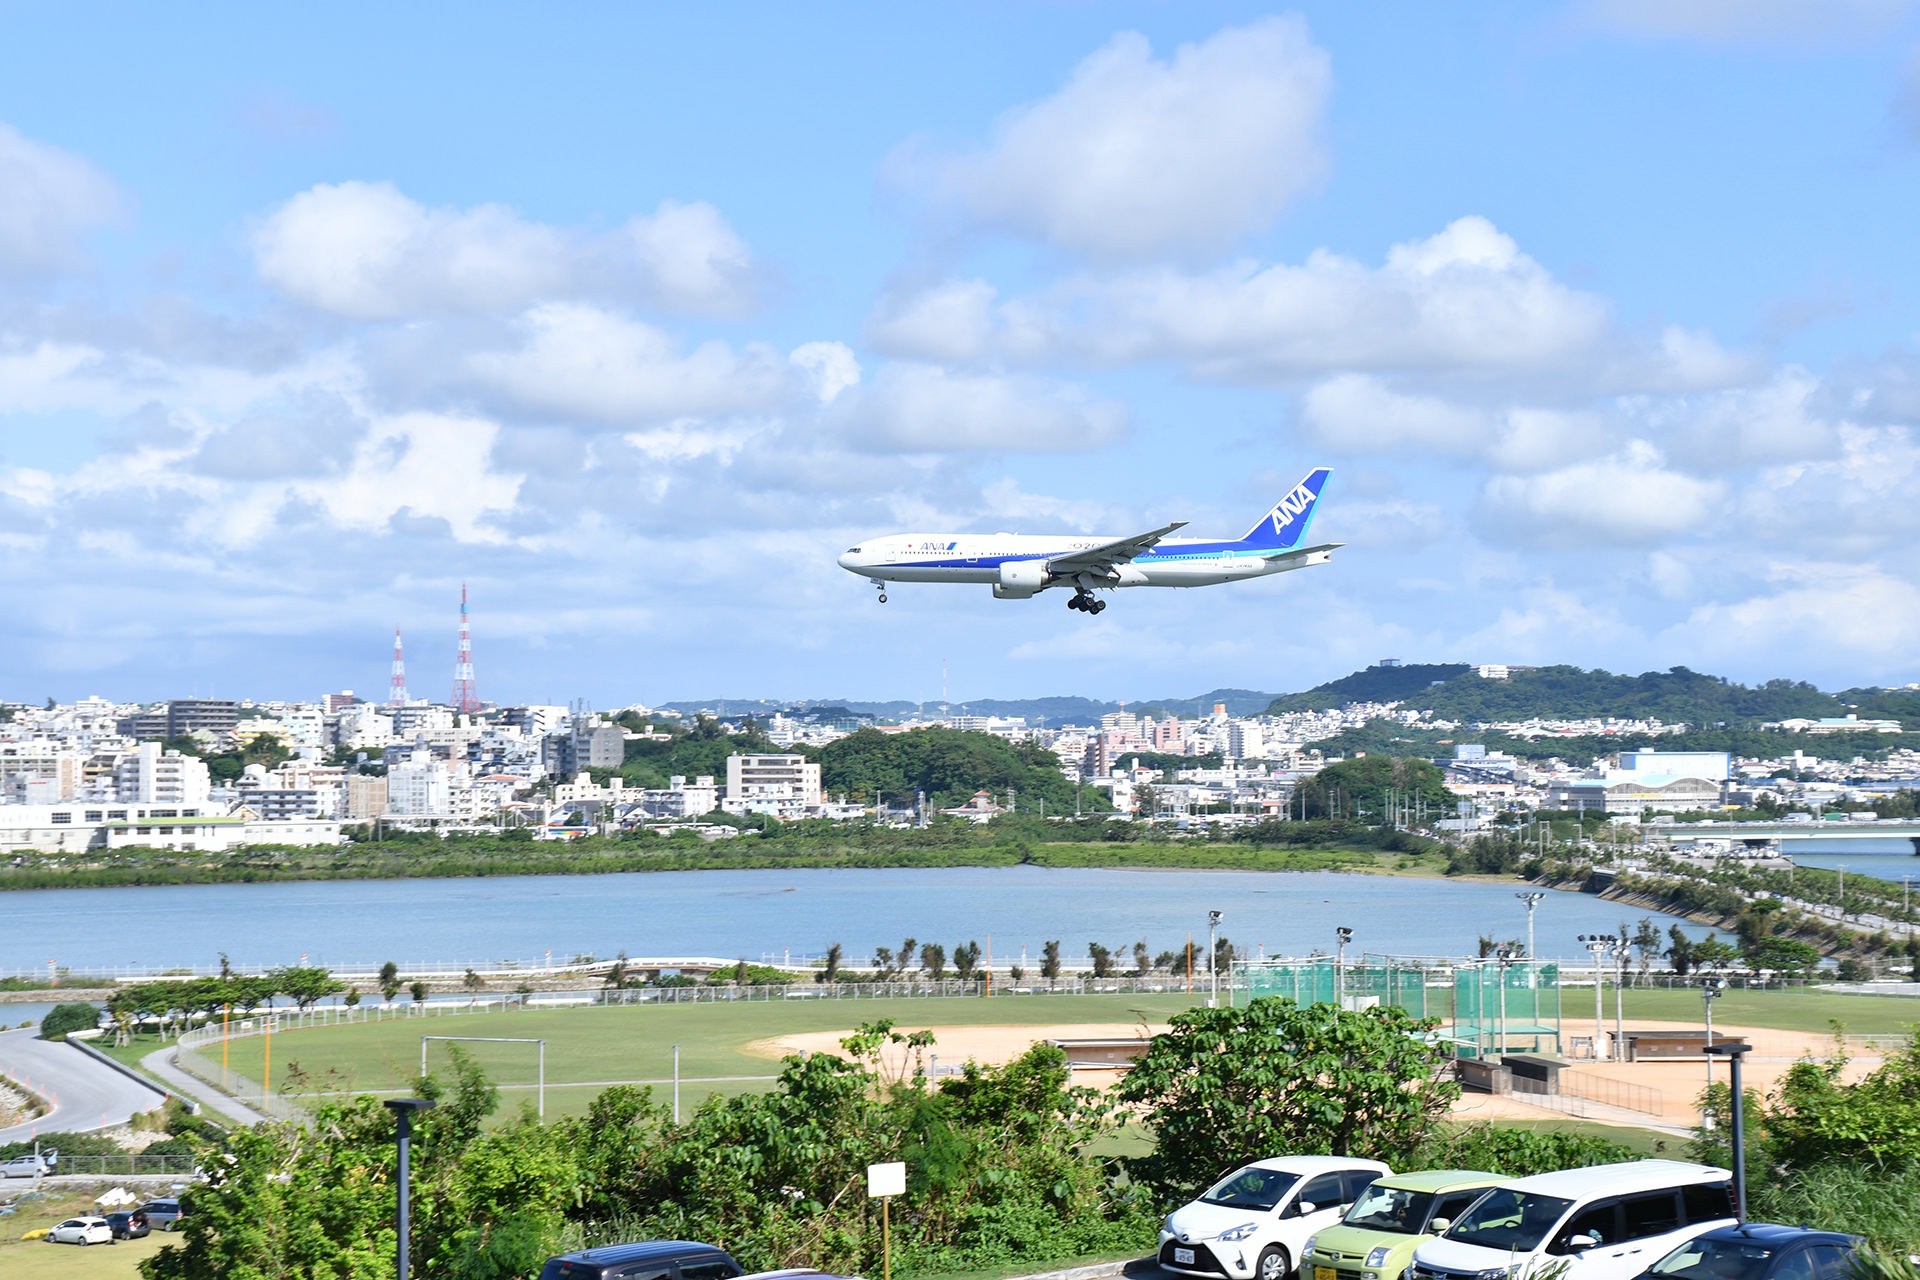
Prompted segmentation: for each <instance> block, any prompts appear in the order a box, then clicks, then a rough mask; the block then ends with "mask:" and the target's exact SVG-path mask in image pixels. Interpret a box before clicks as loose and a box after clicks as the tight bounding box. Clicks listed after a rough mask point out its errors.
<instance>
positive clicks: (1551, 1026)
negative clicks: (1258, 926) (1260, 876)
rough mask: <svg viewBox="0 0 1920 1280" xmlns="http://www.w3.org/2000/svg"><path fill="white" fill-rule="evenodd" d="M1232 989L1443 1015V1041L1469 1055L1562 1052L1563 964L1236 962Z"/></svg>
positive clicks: (1369, 958)
mask: <svg viewBox="0 0 1920 1280" xmlns="http://www.w3.org/2000/svg"><path fill="white" fill-rule="evenodd" d="M1230 989H1231V991H1232V995H1233V998H1234V999H1235V1000H1236V1001H1240V1000H1251V999H1256V998H1258V997H1261V996H1286V997H1287V998H1289V999H1291V1000H1294V1001H1297V1002H1299V1003H1301V1004H1332V1003H1335V1002H1336V1001H1337V1002H1338V1003H1340V1004H1341V1005H1342V1006H1343V1007H1345V1008H1349V1009H1361V1008H1367V1007H1370V1006H1373V1005H1394V1006H1397V1007H1398V1008H1401V1009H1404V1010H1406V1011H1407V1012H1408V1013H1410V1014H1413V1015H1414V1016H1415V1017H1418V1018H1436V1019H1438V1020H1439V1021H1440V1024H1441V1025H1440V1029H1439V1031H1438V1032H1437V1033H1436V1034H1437V1036H1438V1038H1440V1039H1441V1040H1444V1041H1446V1042H1448V1044H1449V1045H1450V1047H1451V1049H1452V1051H1453V1052H1454V1053H1456V1054H1457V1055H1459V1056H1460V1057H1463V1058H1480V1057H1486V1056H1488V1055H1490V1054H1500V1053H1503V1052H1504V1053H1542V1054H1555V1055H1557V1054H1558V1053H1559V1052H1560V966H1559V965H1558V964H1555V963H1552V962H1550V961H1526V960H1513V961H1506V962H1504V963H1503V962H1502V961H1500V960H1498V959H1491V958H1490V959H1485V960H1462V961H1436V960H1430V959H1410V958H1402V957H1394V956H1377V955H1365V956H1361V957H1360V958H1358V959H1356V960H1349V961H1342V960H1341V959H1340V958H1338V957H1335V956H1309V957H1307V958H1305V959H1300V960H1258V961H1246V962H1240V961H1236V962H1235V963H1234V966H1233V973H1232V982H1231V983H1230Z"/></svg>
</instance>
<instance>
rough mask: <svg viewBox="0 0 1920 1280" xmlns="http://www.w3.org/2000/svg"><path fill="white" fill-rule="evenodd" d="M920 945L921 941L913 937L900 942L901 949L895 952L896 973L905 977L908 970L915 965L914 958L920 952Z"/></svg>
mask: <svg viewBox="0 0 1920 1280" xmlns="http://www.w3.org/2000/svg"><path fill="white" fill-rule="evenodd" d="M918 947H919V943H917V942H916V941H914V940H913V939H912V938H908V939H907V940H906V941H905V942H902V943H901V944H900V949H899V950H898V951H896V952H894V959H893V962H894V972H895V973H898V974H900V975H901V976H903V977H904V976H905V975H906V972H907V970H908V969H911V968H912V967H913V958H914V956H915V955H917V954H918V950H917V948H918Z"/></svg>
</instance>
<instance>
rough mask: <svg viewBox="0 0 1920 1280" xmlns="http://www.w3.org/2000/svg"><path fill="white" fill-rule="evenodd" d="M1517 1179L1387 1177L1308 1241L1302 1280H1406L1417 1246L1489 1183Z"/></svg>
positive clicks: (1475, 1174) (1449, 1172) (1450, 1173)
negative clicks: (1337, 1220) (1339, 1217)
mask: <svg viewBox="0 0 1920 1280" xmlns="http://www.w3.org/2000/svg"><path fill="white" fill-rule="evenodd" d="M1511 1181H1512V1179H1511V1178H1504V1177H1502V1176H1500V1175H1499V1174H1497V1173H1482V1172H1479V1171H1477V1170H1473V1169H1430V1170H1427V1171H1425V1172H1422V1173H1396V1174H1393V1175H1391V1176H1389V1177H1385V1178H1382V1179H1380V1180H1379V1181H1378V1182H1376V1183H1374V1184H1373V1185H1372V1186H1370V1187H1368V1188H1367V1189H1366V1190H1365V1191H1362V1192H1361V1193H1360V1198H1359V1199H1358V1200H1355V1201H1354V1202H1353V1207H1352V1208H1351V1209H1349V1210H1347V1213H1346V1216H1345V1217H1343V1218H1342V1219H1340V1221H1339V1222H1338V1223H1336V1224H1335V1225H1333V1226H1331V1227H1327V1228H1325V1229H1323V1230H1321V1231H1319V1232H1317V1233H1315V1234H1314V1235H1313V1237H1312V1238H1311V1239H1309V1240H1308V1241H1307V1247H1306V1249H1305V1250H1304V1251H1302V1253H1301V1255H1300V1280H1400V1276H1401V1273H1403V1272H1404V1271H1406V1269H1407V1267H1408V1266H1409V1265H1410V1264H1411V1263H1412V1262H1413V1250H1414V1248H1415V1246H1417V1245H1419V1244H1421V1243H1422V1242H1424V1241H1427V1240H1431V1239H1433V1238H1434V1237H1435V1236H1437V1235H1439V1234H1440V1233H1441V1232H1442V1231H1445V1230H1446V1229H1447V1224H1448V1223H1450V1222H1452V1221H1453V1220H1454V1219H1455V1218H1457V1217H1459V1216H1460V1215H1461V1214H1462V1213H1463V1212H1465V1211H1466V1208H1467V1206H1468V1205H1470V1204H1472V1203H1473V1202H1474V1201H1475V1200H1478V1199H1479V1198H1480V1194H1481V1193H1482V1192H1483V1191H1485V1190H1486V1189H1487V1188H1488V1187H1493V1186H1498V1185H1499V1184H1500V1183H1502V1182H1511Z"/></svg>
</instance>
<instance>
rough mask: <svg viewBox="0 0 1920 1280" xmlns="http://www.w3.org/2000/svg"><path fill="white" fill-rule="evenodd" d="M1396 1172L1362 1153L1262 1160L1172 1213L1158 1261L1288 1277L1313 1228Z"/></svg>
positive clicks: (1184, 1270) (1200, 1272) (1218, 1275)
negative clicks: (1377, 1181) (1377, 1182)
mask: <svg viewBox="0 0 1920 1280" xmlns="http://www.w3.org/2000/svg"><path fill="white" fill-rule="evenodd" d="M1392 1172H1393V1170H1391V1169H1389V1168H1388V1167H1387V1166H1386V1165H1384V1164H1381V1163H1380V1162H1379V1161H1378V1160H1364V1159H1361V1158H1360V1157H1358V1156H1277V1157H1275V1158H1274V1159H1271V1160H1256V1161H1254V1162H1253V1163H1252V1164H1250V1165H1247V1166H1245V1167H1244V1168H1240V1169H1236V1170H1234V1171H1233V1172H1232V1173H1230V1174H1228V1175H1227V1176H1226V1177H1224V1178H1222V1179H1220V1181H1219V1182H1217V1183H1215V1184H1214V1185H1213V1186H1211V1187H1209V1188H1208V1189H1207V1190H1206V1191H1205V1192H1203V1193H1201V1196H1200V1198H1199V1199H1198V1200H1194V1201H1192V1202H1190V1203H1188V1204H1186V1205H1183V1206H1182V1207H1180V1208H1178V1209H1175V1210H1174V1211H1173V1212H1172V1213H1170V1214H1168V1215H1167V1219H1166V1221H1165V1222H1163V1223H1161V1224H1160V1254H1159V1258H1160V1265H1161V1266H1162V1267H1163V1268H1165V1269H1166V1270H1168V1271H1177V1272H1180V1273H1181V1274H1182V1275H1189V1276H1205V1277H1208V1278H1209V1280H1222V1277H1225V1280H1285V1278H1286V1277H1287V1276H1289V1275H1291V1274H1292V1273H1293V1269H1294V1267H1295V1265H1296V1264H1298V1263H1299V1261H1300V1259H1301V1258H1302V1257H1303V1256H1304V1255H1305V1252H1306V1244H1307V1240H1308V1239H1309V1238H1310V1237H1311V1236H1312V1235H1313V1233H1314V1232H1316V1231H1320V1230H1322V1229H1324V1228H1326V1227H1331V1226H1333V1225H1334V1224H1335V1223H1337V1222H1339V1221H1340V1215H1341V1214H1343V1213H1345V1212H1346V1211H1347V1209H1348V1208H1349V1207H1351V1206H1352V1204H1353V1202H1354V1200H1356V1199H1357V1198H1358V1197H1359V1195H1360V1193H1361V1192H1362V1191H1365V1190H1366V1189H1367V1188H1368V1187H1370V1186H1372V1185H1373V1182H1374V1180H1375V1179H1376V1178H1383V1177H1385V1176H1386V1175H1387V1174H1389V1173H1392Z"/></svg>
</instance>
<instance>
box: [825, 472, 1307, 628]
mask: <svg viewBox="0 0 1920 1280" xmlns="http://www.w3.org/2000/svg"><path fill="white" fill-rule="evenodd" d="M1328 474H1329V472H1328V469H1327V468H1326V467H1320V468H1318V469H1316V470H1314V471H1311V472H1308V473H1307V477H1306V479H1304V480H1302V481H1301V482H1300V483H1299V484H1297V485H1295V486H1294V487H1293V489H1292V490H1291V491H1290V492H1289V493H1288V494H1287V496H1286V497H1284V498H1282V499H1280V501H1279V502H1276V503H1275V504H1274V505H1273V509H1272V510H1271V511H1269V512H1267V514H1265V515H1263V516H1261V517H1260V520H1259V523H1257V524H1255V525H1254V526H1253V528H1251V529H1249V530H1247V533H1246V536H1245V537H1242V538H1239V539H1236V540H1234V541H1230V542H1229V541H1219V540H1208V539H1203V538H1171V537H1168V535H1169V534H1171V533H1174V532H1175V531H1176V530H1179V529H1184V528H1186V526H1187V522H1186V521H1185V520H1176V521H1174V522H1173V523H1172V524H1167V525H1162V526H1161V527H1160V528H1158V529H1151V530H1148V531H1147V532H1146V533H1139V534H1135V535H1134V536H1132V537H1130V538H1101V537H1086V536H1078V537H1076V536H1074V535H1072V534H1059V535H1024V536H1023V535H1021V534H1015V533H994V534H965V533H900V534H893V535H891V536H888V537H882V538H872V539H869V540H868V541H865V542H862V543H861V544H860V545H859V546H857V547H849V548H848V549H847V550H846V551H845V552H844V553H843V554H842V555H841V556H840V567H841V568H842V569H846V570H848V571H849V572H852V573H857V574H860V575H862V576H863V577H865V578H867V579H868V580H869V581H870V582H872V583H873V585H874V587H875V588H876V589H878V591H879V592H880V603H881V604H885V603H886V602H887V584H888V583H889V582H986V583H991V584H992V585H993V598H994V599H996V600H1027V599H1031V598H1032V597H1034V596H1036V595H1038V594H1039V593H1040V592H1042V591H1045V590H1047V589H1048V588H1050V587H1071V588H1072V589H1073V595H1072V596H1071V597H1069V598H1068V600H1067V608H1069V609H1078V610H1080V611H1081V612H1082V613H1089V614H1093V613H1100V612H1101V611H1103V610H1104V609H1106V607H1107V602H1106V601H1104V600H1097V599H1095V598H1094V595H1093V593H1094V592H1095V591H1104V590H1108V589H1110V588H1114V587H1206V586H1212V585H1213V584H1215V583H1219V582H1238V581H1240V580H1241V579H1243V578H1260V577H1265V576H1266V575H1268V574H1272V573H1285V572H1286V571H1287V570H1289V569H1305V568H1307V567H1309V566H1310V565H1316V564H1325V563H1326V562H1327V561H1328V560H1329V559H1331V558H1332V555H1333V552H1334V551H1335V549H1337V548H1338V547H1340V546H1341V545H1342V544H1341V543H1338V542H1327V543H1322V544H1320V545H1319V546H1313V547H1306V546H1302V545H1301V544H1302V543H1303V542H1305V541H1306V536H1307V526H1308V525H1309V524H1311V523H1312V521H1313V511H1314V506H1315V504H1317V503H1318V502H1319V500H1320V490H1321V488H1322V487H1323V486H1325V484H1326V483H1327V476H1328Z"/></svg>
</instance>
